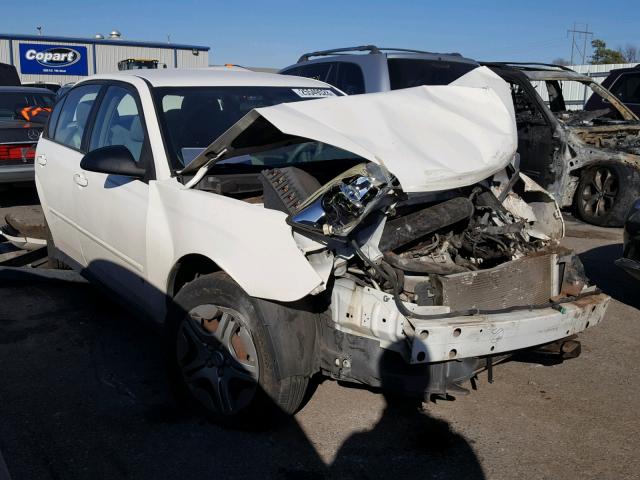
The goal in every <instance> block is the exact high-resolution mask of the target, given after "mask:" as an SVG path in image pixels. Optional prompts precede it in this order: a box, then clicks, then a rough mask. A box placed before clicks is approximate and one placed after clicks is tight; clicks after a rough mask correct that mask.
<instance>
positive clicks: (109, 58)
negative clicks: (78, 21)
mask: <svg viewBox="0 0 640 480" xmlns="http://www.w3.org/2000/svg"><path fill="white" fill-rule="evenodd" d="M21 43H34V44H47V45H60V46H68V47H73V46H83V47H86V49H87V69H88V74H89V75H93V74H94V73H109V72H116V71H118V62H119V61H121V60H124V59H127V58H143V59H150V60H158V61H159V63H160V64H161V66H162V64H165V65H166V66H167V68H176V67H177V68H200V67H207V66H208V65H209V52H207V51H203V50H197V55H194V53H193V51H192V50H190V49H174V47H173V46H172V45H167V48H162V47H146V46H138V45H126V44H123V45H113V44H100V43H96V44H93V43H83V42H81V41H80V42H74V41H69V42H66V41H58V40H56V41H52V40H47V38H46V37H44V38H43V40H38V39H29V40H9V39H0V62H2V63H13V65H15V67H16V69H17V70H18V75H19V76H20V79H21V81H22V82H23V83H27V82H47V83H59V84H61V85H64V84H65V83H69V82H77V81H79V80H81V79H83V78H85V77H84V76H79V75H47V74H25V73H21V68H20V44H21ZM11 50H12V51H13V57H12V55H11ZM94 52H95V57H96V58H95V63H94ZM176 63H177V64H176ZM94 66H95V71H94Z"/></svg>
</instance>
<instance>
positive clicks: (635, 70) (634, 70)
mask: <svg viewBox="0 0 640 480" xmlns="http://www.w3.org/2000/svg"><path fill="white" fill-rule="evenodd" d="M612 73H617V74H620V73H640V63H639V64H637V65H635V66H633V67H623V68H614V69H613V70H609V74H612Z"/></svg>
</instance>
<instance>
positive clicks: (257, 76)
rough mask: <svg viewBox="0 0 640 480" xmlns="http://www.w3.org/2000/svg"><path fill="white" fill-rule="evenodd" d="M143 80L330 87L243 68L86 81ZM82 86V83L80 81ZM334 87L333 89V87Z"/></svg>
mask: <svg viewBox="0 0 640 480" xmlns="http://www.w3.org/2000/svg"><path fill="white" fill-rule="evenodd" d="M132 76H135V77H139V78H142V79H144V80H146V81H147V82H149V83H150V84H151V85H152V86H154V87H183V86H184V87H206V86H247V87H249V86H256V87H259V86H262V87H305V88H309V87H310V88H313V87H315V88H317V87H322V88H329V87H330V85H328V84H326V83H324V82H321V81H319V80H313V79H310V78H304V77H294V76H290V75H279V74H276V73H263V72H254V71H252V70H248V69H246V68H241V67H209V68H193V69H173V68H172V69H164V68H162V69H142V70H127V71H122V72H117V73H109V74H101V75H94V76H91V77H87V79H83V80H82V81H83V82H84V81H86V80H98V79H101V80H123V81H127V80H128V79H130V78H131V77H132ZM79 83H80V82H79ZM331 88H333V87H331Z"/></svg>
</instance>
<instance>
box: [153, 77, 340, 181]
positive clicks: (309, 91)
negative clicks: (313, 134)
mask: <svg viewBox="0 0 640 480" xmlns="http://www.w3.org/2000/svg"><path fill="white" fill-rule="evenodd" d="M154 95H155V100H156V104H157V107H158V111H159V116H160V125H161V128H162V130H163V134H164V139H165V142H166V144H167V151H168V154H169V157H170V161H171V162H172V166H173V168H174V169H176V170H179V169H182V168H184V167H185V166H186V165H188V164H189V163H190V162H191V161H192V160H193V159H194V158H195V157H196V156H198V154H199V153H200V152H201V151H202V150H203V149H205V148H206V147H207V146H209V144H211V142H213V141H214V140H215V139H216V138H218V137H219V136H220V135H222V134H223V133H224V132H225V131H226V130H227V129H228V128H229V127H231V126H232V125H233V124H234V123H236V122H237V121H238V120H240V119H241V118H242V117H243V116H244V115H245V114H246V113H248V112H249V111H251V110H253V109H254V108H260V107H267V106H270V105H277V104H279V103H286V102H298V101H301V100H308V99H312V98H323V97H327V96H336V95H340V94H339V93H338V92H337V90H333V89H330V88H292V87H163V88H156V89H155V92H154ZM295 147H298V148H301V145H300V144H298V145H296V146H295ZM277 150H280V149H277ZM290 154H291V153H289V154H285V153H284V152H277V151H273V152H267V153H261V154H259V155H255V156H251V157H252V158H251V159H250V158H242V157H239V158H237V159H235V163H239V164H243V163H247V162H249V163H253V162H266V163H253V164H267V163H268V162H269V160H268V159H267V157H269V155H272V156H273V158H276V157H278V158H284V157H279V156H282V155H290ZM298 155H300V154H298ZM258 157H261V158H262V160H257V158H258ZM269 158H272V157H269Z"/></svg>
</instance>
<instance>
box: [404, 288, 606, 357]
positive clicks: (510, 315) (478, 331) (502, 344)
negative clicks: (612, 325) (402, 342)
mask: <svg viewBox="0 0 640 480" xmlns="http://www.w3.org/2000/svg"><path fill="white" fill-rule="evenodd" d="M609 300H610V297H609V296H607V295H604V294H593V295H588V296H584V297H582V298H580V299H578V300H575V301H573V302H568V303H563V304H561V305H559V306H558V307H557V309H556V308H551V307H550V308H542V309H535V310H517V311H511V312H505V313H496V314H483V315H474V316H461V317H452V318H446V319H442V318H440V319H434V320H417V319H415V318H411V319H407V321H406V322H405V324H404V333H405V334H406V335H407V338H409V339H411V340H410V347H411V357H410V363H412V364H417V363H430V362H441V361H446V360H454V359H462V358H470V357H482V356H486V355H495V354H499V353H507V352H511V351H514V350H521V349H525V348H530V347H535V346H538V345H542V344H545V343H550V342H554V341H556V340H559V339H561V338H564V337H567V336H569V335H573V334H576V333H579V332H582V331H584V330H586V329H587V328H588V327H592V326H594V325H597V324H598V323H600V321H601V320H602V318H603V317H604V314H605V312H606V309H607V305H608V303H609ZM415 311H416V312H419V307H418V308H417V309H415Z"/></svg>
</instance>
